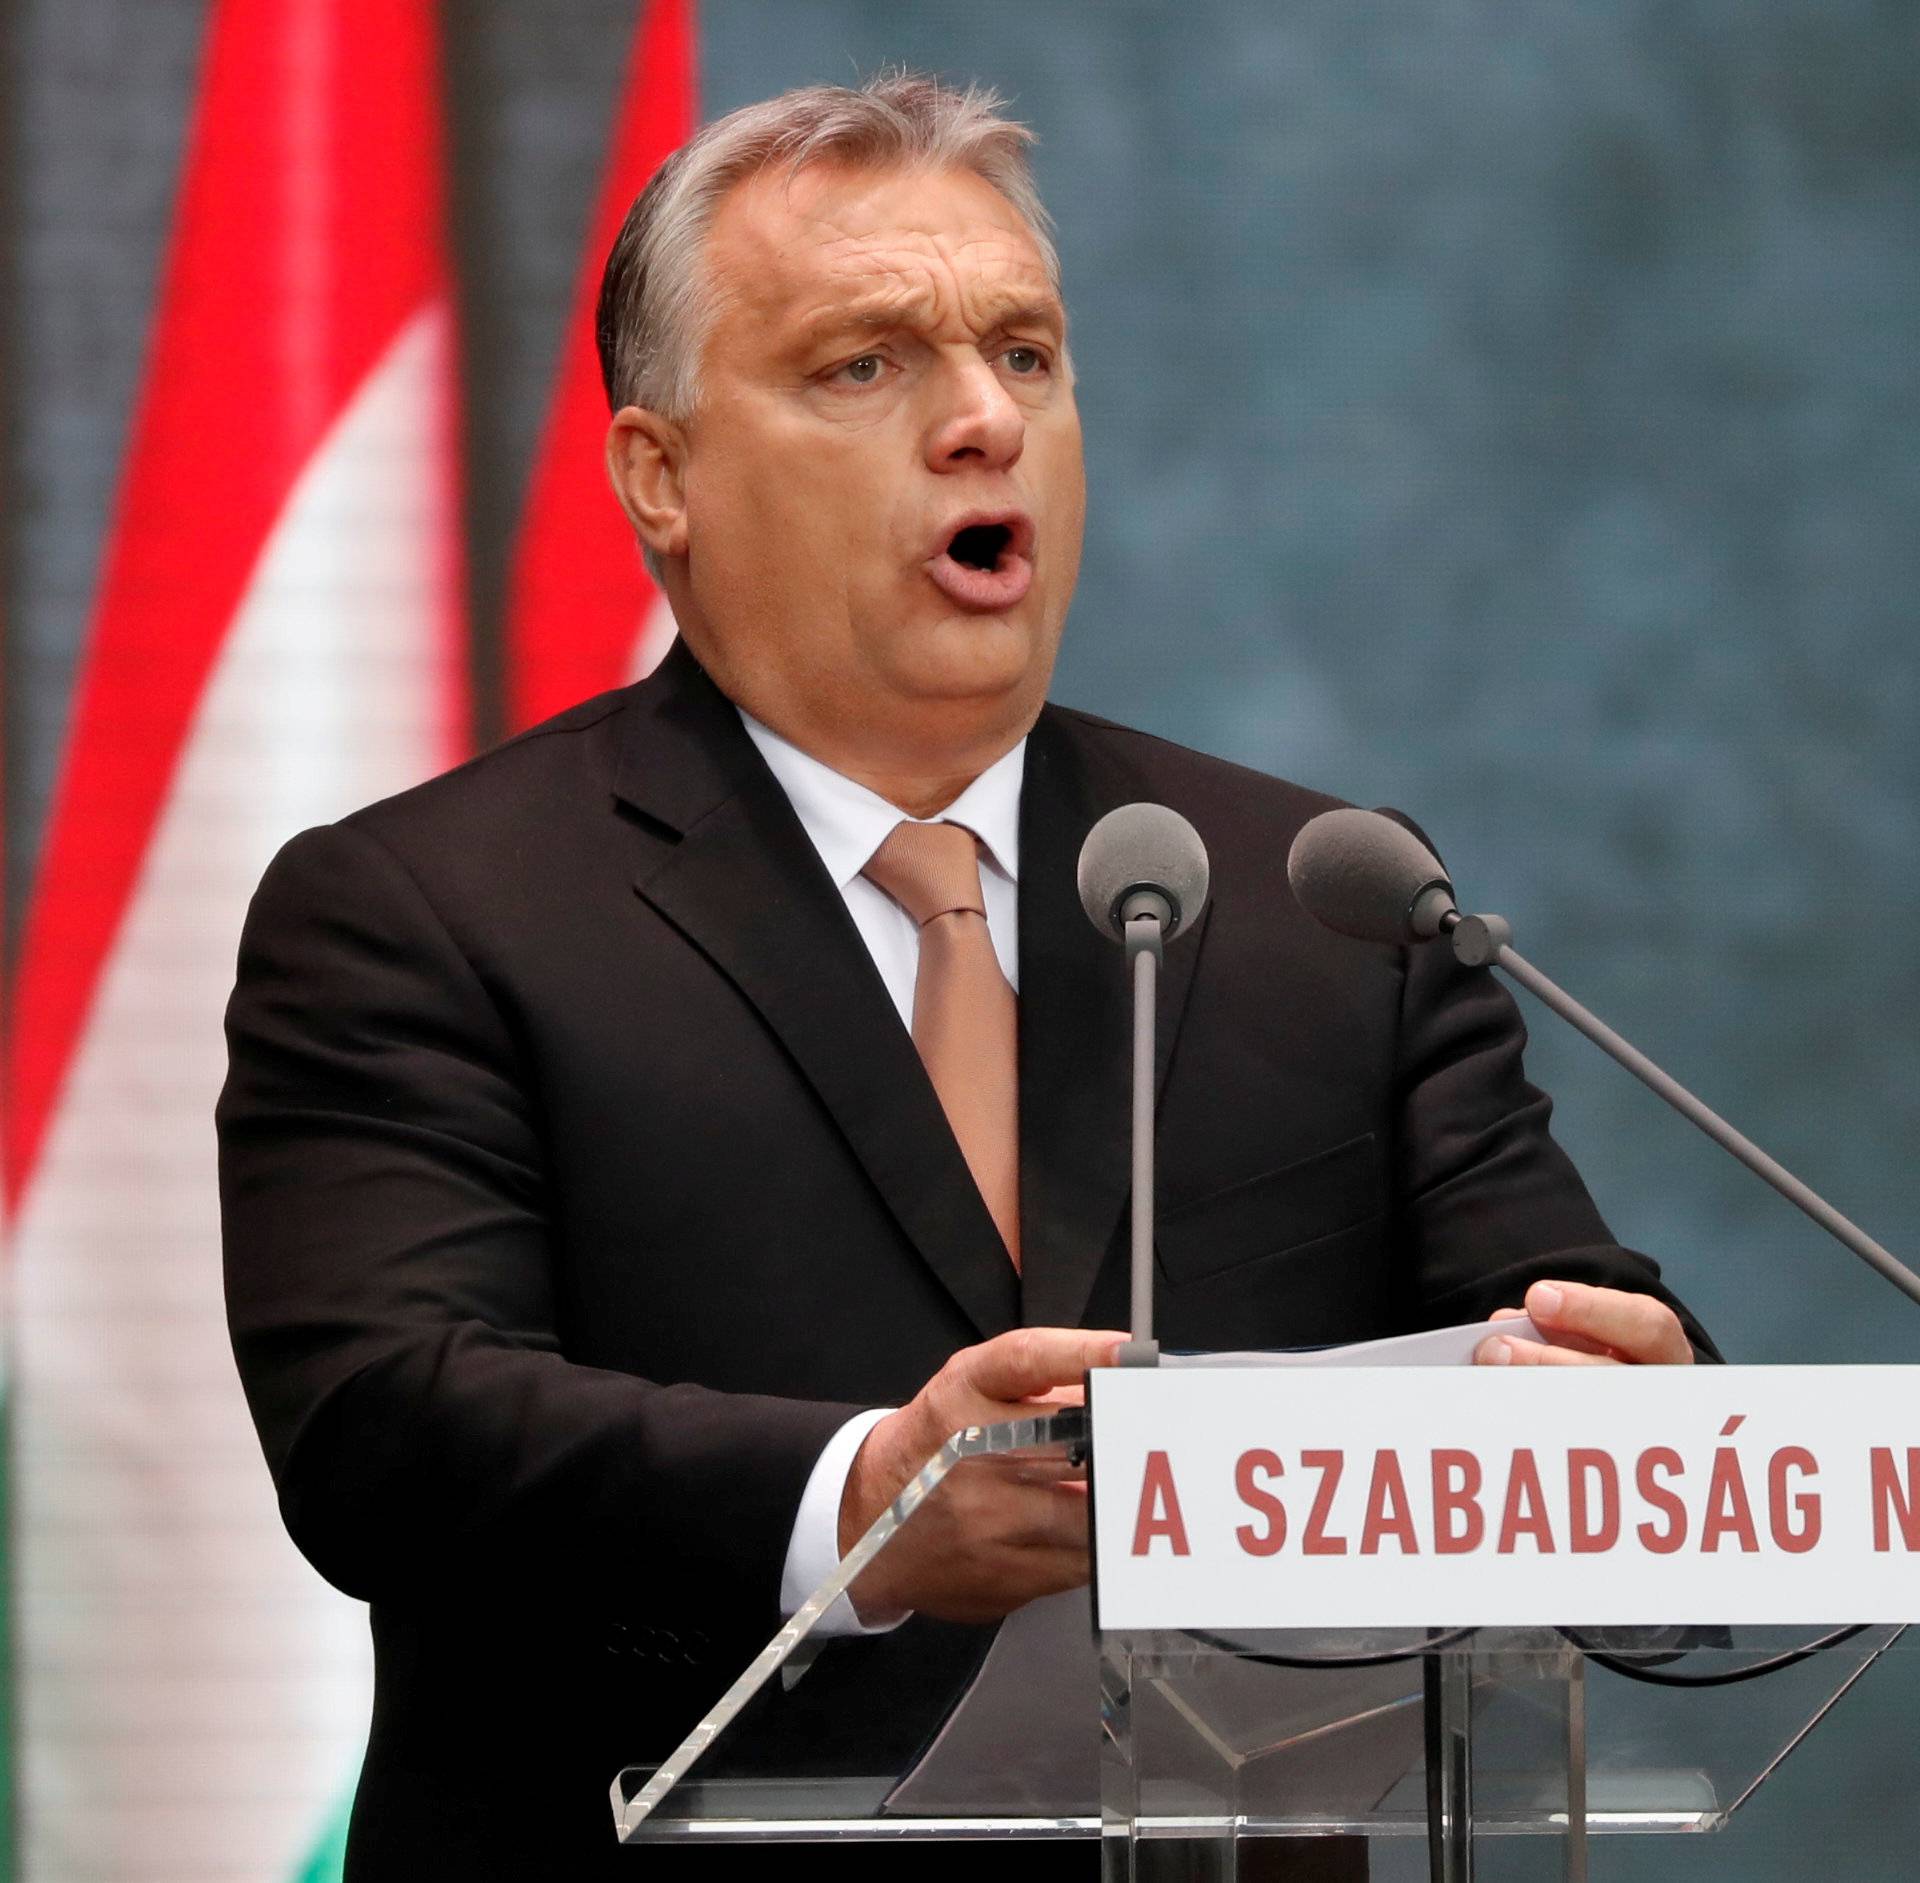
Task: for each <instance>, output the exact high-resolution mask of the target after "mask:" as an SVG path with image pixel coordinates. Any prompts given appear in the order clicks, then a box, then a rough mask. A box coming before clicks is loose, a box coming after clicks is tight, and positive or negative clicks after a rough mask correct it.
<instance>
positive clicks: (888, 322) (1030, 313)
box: [801, 295, 1067, 346]
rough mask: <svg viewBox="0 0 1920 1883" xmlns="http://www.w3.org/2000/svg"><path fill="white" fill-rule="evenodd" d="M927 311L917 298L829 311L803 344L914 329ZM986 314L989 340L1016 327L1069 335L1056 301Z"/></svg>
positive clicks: (1012, 305)
mask: <svg viewBox="0 0 1920 1883" xmlns="http://www.w3.org/2000/svg"><path fill="white" fill-rule="evenodd" d="M924 308H925V303H924V301H922V300H921V298H920V297H919V296H917V295H913V296H906V295H899V296H889V297H888V298H887V299H885V300H872V301H865V302H858V303H855V304H854V305H853V306H850V307H835V308H826V309H823V310H822V311H821V312H820V313H818V314H816V315H814V316H813V317H812V318H811V319H810V320H807V321H805V322H804V323H802V326H801V342H802V344H803V345H807V346H815V345H820V344H823V343H824V342H826V341H828V340H831V339H832V338H834V336H835V335H837V334H843V333H884V332H885V331H886V330H887V329H889V328H891V327H905V326H911V325H913V324H914V322H915V320H916V318H917V317H918V316H919V315H920V314H921V313H922V312H923V311H924ZM986 312H987V313H988V314H989V316H990V317H991V323H992V324H991V325H990V326H988V327H987V328H986V329H985V330H984V331H985V333H986V334H987V335H988V336H992V335H994V334H1000V333H1005V332H1006V331H1007V330H1008V329H1009V328H1014V327H1043V328H1046V329H1047V330H1048V331H1049V332H1052V333H1064V332H1065V331H1066V325H1067V323H1066V311H1065V309H1064V308H1062V307H1061V305H1060V303H1059V302H1058V301H1056V300H1052V299H1047V300H1038V301H1012V302H1008V303H1006V304H1004V305H1000V304H991V305H989V307H988V308H987V310H986Z"/></svg>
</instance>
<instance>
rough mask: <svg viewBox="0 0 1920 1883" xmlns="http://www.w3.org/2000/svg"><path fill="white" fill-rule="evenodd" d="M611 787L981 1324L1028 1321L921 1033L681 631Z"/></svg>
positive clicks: (670, 888) (633, 721)
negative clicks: (652, 829) (653, 833)
mask: <svg viewBox="0 0 1920 1883" xmlns="http://www.w3.org/2000/svg"><path fill="white" fill-rule="evenodd" d="M615 791H616V794H617V795H618V796H619V797H620V798H622V799H623V800H624V801H625V802H626V803H628V804H629V805H631V806H632V807H633V808H634V809H636V810H638V811H640V812H641V813H642V814H643V815H644V816H646V817H647V818H649V819H650V820H653V821H655V822H658V823H660V824H663V825H665V826H667V827H668V828H669V829H670V830H672V831H674V832H676V833H677V834H678V837H679V841H678V842H677V843H674V844H672V845H670V846H668V847H666V848H664V849H663V850H662V851H661V852H660V853H659V854H658V856H657V857H656V859H655V861H654V862H653V864H652V865H651V866H650V867H649V868H648V869H647V870H646V871H645V872H644V873H643V874H642V875H641V877H640V879H639V881H638V882H637V883H636V885H635V887H636V888H637V889H638V891H639V893H640V895H641V896H642V897H644V898H645V899H646V901H647V902H648V903H650V904H651V905H652V906H653V907H654V908H655V909H656V910H658V911H659V913H660V914H661V915H662V916H664V917H665V918H666V919H667V920H668V921H670V922H671V923H673V924H674V926H675V927H676V928H678V929H679V930H680V931H681V933H682V934H684V935H685V936H686V937H687V939H688V940H689V941H691V942H692V943H693V944H694V945H695V946H696V947H697V948H699V949H700V950H701V952H702V953H703V954H705V955H706V956H707V958H708V959H709V960H710V961H712V962H713V964H714V965H715V966H716V967H717V968H718V969H719V970H720V972H721V973H723V974H725V975H726V976H727V978H728V979H729V980H731V981H732V982H733V984H734V985H735V986H736V987H737V988H738V989H739V990H740V992H741V994H742V995H743V996H744V997H745V998H746V999H747V1000H748V1001H750V1002H751V1003H752V1004H753V1006H754V1007H755V1009H756V1010H757V1011H758V1012H759V1014H760V1017H761V1018H762V1020H764V1021H765V1023H766V1024H767V1026H768V1027H769V1028H770V1029H771V1030H772V1031H773V1033H774V1034H775V1035H776V1036H777V1037H778V1039H779V1040H780V1042H781V1044H782V1045H783V1046H784V1047H785V1049H786V1051H787V1052H788V1054H789V1055H790V1056H791V1057H792V1059H793V1062H794V1064H795V1065H796V1066H797V1067H798V1068H799V1071H800V1073H801V1075H802V1077H804V1078H805V1079H806V1080H807V1082H808V1083H809V1084H810V1085H811V1086H812V1087H813V1089H814V1091H815V1092H816V1093H817V1094H818V1096H819V1098H820V1101H821V1103H822V1104H823V1105H824V1106H825V1107H826V1109H827V1111H828V1113H829V1114H830V1115H831V1116H832V1118H833V1121H834V1123H835V1124H836V1125H837V1126H838V1127H839V1129H840V1131H841V1132H842V1133H843V1134H844V1136H845V1138H846V1140H847V1142H848V1144H849V1145H850V1147H851V1148H852V1150H853V1152H854V1155H855V1156H856V1157H857V1158H858V1159H859V1160H860V1163H861V1165H862V1166H863V1167H864V1168H865V1170H866V1172H867V1174H868V1176H869V1177H870V1178H871V1179H872V1180H873V1183H874V1186H875V1187H876V1188H877V1189H878V1190H879V1192H880V1194H881V1196H882V1198H883V1199H884V1200H885V1202H886V1204H887V1206H888V1208H889V1209H890V1210H891V1211H892V1213H893V1215H894V1216H895V1217H896V1219H897V1220H898V1221H899V1223H900V1226H901V1227H902V1229H904V1230H905V1231H906V1233H907V1235H908V1236H909V1237H910V1238H911V1239H912V1241H913V1243H914V1244H915V1246H916V1247H917V1248H918V1249H919V1251H920V1253H921V1254H922V1255H923V1256H924V1257H925V1258H926V1260H927V1262H928V1263H929V1264H930V1266H931V1267H932V1268H933V1270H934V1272H935V1274H936V1275H937V1276H938V1277H939V1278H940V1280H941V1282H942V1283H943V1284H944V1285H945V1287H946V1288H947V1290H948V1292H949V1293H950V1294H951V1295H952V1296H953V1298H954V1299H955V1301H957V1302H958V1303H959V1305H960V1306H961V1308H962V1309H964V1310H965V1312H966V1314H967V1315H968V1317H969V1318H970V1319H971V1320H972V1321H973V1323H974V1325H975V1326H976V1327H977V1328H979V1330H980V1332H981V1333H982V1334H983V1335H991V1334H995V1333H999V1332H1001V1331H1003V1330H1004V1329H1006V1328H1009V1327H1012V1326H1014V1325H1016V1324H1017V1323H1018V1320H1019V1291H1018V1277H1017V1276H1016V1275H1015V1273H1014V1271H1013V1267H1012V1265H1011V1264H1010V1263H1009V1262H1008V1260H1007V1255H1006V1250H1005V1248H1004V1246H1003V1245H1002V1243H1001V1241H1000V1236H999V1232H998V1231H997V1230H996V1229H995V1228H994V1225H993V1219H992V1217H991V1216H989V1215H988V1213H987V1208H986V1205H985V1203H984V1202H982V1200H981V1197H980V1193H979V1190H978V1189H977V1188H976V1187H975V1185H974V1182H973V1179H972V1176H971V1175H970V1173H969V1172H968V1170H967V1166H966V1161H965V1159H964V1158H963V1157H962V1156H961V1154H960V1147H959V1145H958V1144H957V1143H956V1142H955V1140H954V1136H953V1132H952V1130H951V1129H950V1128H949V1126H948V1124H947V1121H946V1116H945V1114H944V1113H943V1112H942V1110H941V1109H940V1101H939V1099H938V1098H937V1097H936V1096H935V1094H934V1090H933V1086H932V1083H931V1082H930V1081H929V1079H928V1078H927V1076H926V1070H925V1068H924V1067H923V1066H922V1065H921V1063H920V1056H919V1054H918V1053H916V1052H915V1051H914V1047H913V1041H912V1039H911V1038H910V1036H909V1035H908V1033H907V1030H906V1029H905V1028H904V1027H903V1026H901V1024H900V1019H899V1015H898V1013H897V1012H896V1011H895V1009H894V1006H893V1003H892V1001H891V1000H890V999H889V998H888V995H887V991H886V987H885V984H884V983H883V982H882V981H881V979H880V975H879V972H878V970H877V969H876V968H875V967H874V965H873V962H872V959H871V957H870V956H869V955H868V953H867V950H866V947H865V944H864V943H863V942H862V941H861V939H860V935H859V931H858V930H857V929H856V928H855V927H854V926H853V920H852V918H851V917H850V916H849V915H848V913H847V908H846V904H845V902H844V901H843V900H842V898H841V896H840V892H839V890H838V889H837V888H836V887H835V886H834V884H833V882H832V881H831V879H830V878H829V877H828V875H827V872H826V870H825V869H824V868H823V867H822V865H821V863H820V859H819V856H818V854H817V853H816V851H815V850H814V848H813V845H812V843H811V841H810V840H809V839H808V837H807V834H806V831H805V829H804V828H803V827H802V826H801V823H800V821H799V818H798V817H797V816H796V814H795V812H794V810H793V807H792V806H791V804H789V803H788V801H787V797H786V794H785V793H784V792H783V791H782V790H781V789H780V786H779V784H778V783H777V781H776V780H775V779H774V778H773V776H772V774H771V773H769V772H768V770H767V769H766V766H765V765H764V763H763V762H762V761H761V758H760V755H759V753H758V752H756V751H755V750H754V748H753V742H752V741H751V740H750V739H749V738H748V737H747V734H746V730H745V728H744V727H743V726H742V725H741V724H740V720H739V715H738V714H737V713H736V712H735V711H734V709H733V707H732V706H731V705H730V704H729V703H728V701H727V700H726V699H725V697H724V696H723V695H722V694H721V693H720V692H719V690H718V689H717V688H716V687H715V686H714V685H713V683H712V682H711V681H710V680H709V679H708V678H707V677H706V675H705V674H704V673H703V672H702V671H701V669H700V667H699V666H698V664H697V663H696V662H695V661H694V659H693V657H692V655H691V654H689V653H688V652H687V651H686V650H685V648H684V646H676V648H675V650H674V651H673V653H672V654H670V655H669V656H668V658H667V660H666V661H664V662H663V663H662V665H661V668H660V671H659V672H658V673H657V674H656V675H655V676H654V678H653V679H652V680H651V681H649V682H648V683H646V684H645V685H644V686H643V687H642V688H641V689H639V690H638V691H637V692H636V693H635V695H634V701H633V705H632V707H631V708H630V709H629V724H628V727H627V729H626V732H625V735H624V742H623V747H622V759H621V765H620V770H619V773H618V776H617V779H616V783H615ZM1023 875H1024V871H1023Z"/></svg>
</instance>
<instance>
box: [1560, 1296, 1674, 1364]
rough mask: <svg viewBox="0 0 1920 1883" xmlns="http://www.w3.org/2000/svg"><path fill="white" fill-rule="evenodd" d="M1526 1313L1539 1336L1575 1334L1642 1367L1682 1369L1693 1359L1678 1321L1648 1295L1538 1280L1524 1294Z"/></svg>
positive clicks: (1663, 1306) (1667, 1309)
mask: <svg viewBox="0 0 1920 1883" xmlns="http://www.w3.org/2000/svg"><path fill="white" fill-rule="evenodd" d="M1527 1312H1528V1313H1529V1314H1530V1315H1532V1317H1533V1324H1534V1325H1535V1326H1536V1327H1537V1328H1539V1329H1540V1331H1541V1332H1542V1333H1543V1334H1547V1335H1550V1336H1559V1335H1563V1334H1564V1335H1578V1336H1580V1337H1581V1338H1582V1339H1584V1340H1588V1341H1591V1342H1593V1343H1594V1344H1595V1345H1596V1346H1600V1347H1605V1348H1607V1349H1608V1350H1610V1351H1611V1352H1613V1353H1615V1354H1617V1355H1618V1356H1619V1357H1620V1358H1621V1359H1623V1360H1631V1361H1634V1362H1637V1363H1638V1364H1640V1365H1642V1366H1685V1365H1686V1364H1687V1363H1688V1362H1689V1361H1690V1360H1692V1358H1693V1344H1692V1342H1691V1341H1689V1340H1688V1339H1687V1333H1686V1329H1685V1328H1683V1327H1682V1326H1681V1325H1680V1317H1679V1316H1678V1315H1677V1314H1675V1313H1674V1311H1673V1310H1672V1309H1671V1308H1670V1307H1668V1306H1667V1304H1666V1303H1665V1302H1664V1301H1660V1300H1657V1299H1656V1298H1655V1297H1654V1296H1652V1295H1645V1294H1629V1293H1627V1292H1626V1290H1624V1289H1621V1288H1596V1287H1593V1286H1591V1285H1590V1284H1588V1283H1586V1282H1577V1281H1567V1282H1562V1281H1540V1282H1535V1283H1534V1284H1533V1286H1532V1287H1531V1288H1529V1289H1528V1290H1527Z"/></svg>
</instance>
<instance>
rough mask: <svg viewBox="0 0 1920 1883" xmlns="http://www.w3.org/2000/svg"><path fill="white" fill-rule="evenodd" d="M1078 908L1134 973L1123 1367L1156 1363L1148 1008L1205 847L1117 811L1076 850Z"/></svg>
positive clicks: (1193, 910) (1184, 923)
mask: <svg viewBox="0 0 1920 1883" xmlns="http://www.w3.org/2000/svg"><path fill="white" fill-rule="evenodd" d="M1077 874H1078V879H1079V885H1080V906H1081V907H1082V908H1083V909H1085V910H1086V912H1087V920H1088V921H1090V922H1091V923H1092V924H1093V925H1094V927H1095V928H1097V929H1098V930H1099V931H1100V932H1101V934H1103V935H1105V936H1107V937H1108V938H1109V939H1110V940H1113V941H1117V942H1120V943H1122V944H1124V946H1125V948H1126V951H1127V960H1128V962H1129V963H1130V964H1131V965H1132V969H1133V1200H1132V1222H1131V1230H1132V1237H1133V1243H1132V1250H1131V1256H1132V1266H1131V1271H1130V1273H1131V1294H1132V1325H1131V1330H1130V1331H1131V1334H1132V1338H1131V1339H1130V1340H1128V1341H1127V1342H1126V1343H1125V1345H1123V1346H1122V1347H1121V1348H1120V1350H1119V1352H1118V1353H1117V1354H1116V1355H1115V1356H1114V1357H1115V1360H1116V1361H1117V1363H1118V1364H1119V1365H1121V1366H1158V1365H1159V1363H1160V1346H1159V1343H1158V1342H1157V1341H1156V1340H1155V1339H1154V1337H1153V1177H1154V1153H1153V1061H1154V1018H1155V1014H1154V1007H1155V1001H1156V997H1157V995H1158V993H1159V980H1158V976H1159V972H1160V961H1161V950H1162V948H1163V947H1164V945H1165V944H1166V943H1167V942H1170V941H1171V940H1172V939H1173V938H1174V937H1175V936H1176V935H1183V934H1185V933H1186V932H1187V931H1188V930H1189V929H1191V928H1193V927H1194V926H1195V924H1196V923H1198V921H1199V920H1200V911H1201V910H1202V909H1204V908H1205V907H1206V903H1207V882H1208V874H1209V872H1208V868H1207V846H1206V845H1205V844H1204V843H1202V842H1201V841H1200V833H1199V832H1198V831H1197V830H1195V829H1194V827H1193V826H1192V825H1191V824H1189V823H1188V822H1187V820H1186V819H1185V818H1184V817H1182V816H1181V815H1180V813H1179V812H1178V811H1170V810H1168V808H1167V807H1166V806H1165V805H1164V804H1123V805H1121V806H1120V808H1119V809H1118V810H1116V811H1109V812H1108V813H1107V814H1106V816H1105V817H1103V818H1101V820H1100V821H1099V823H1097V824H1095V825H1094V827H1093V828H1092V829H1091V830H1090V831H1088V832H1087V837H1086V841H1085V842H1084V843H1083V844H1082V845H1081V846H1080V867H1079V870H1078V872H1077Z"/></svg>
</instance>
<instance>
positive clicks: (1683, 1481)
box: [1089, 1366, 1920, 1629]
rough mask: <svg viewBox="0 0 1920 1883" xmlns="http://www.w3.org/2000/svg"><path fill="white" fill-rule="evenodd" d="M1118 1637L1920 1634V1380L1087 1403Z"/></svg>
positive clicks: (1526, 1372)
mask: <svg viewBox="0 0 1920 1883" xmlns="http://www.w3.org/2000/svg"><path fill="white" fill-rule="evenodd" d="M1089 1395H1090V1400H1089V1403H1090V1405H1091V1407H1092V1429H1093V1458H1092V1479H1093V1500H1094V1503H1093V1528H1094V1594H1095V1603H1096V1611H1097V1620H1098V1624H1099V1626H1100V1627H1101V1628H1103V1629H1151V1628H1173V1629H1190V1628H1365V1627H1389V1626H1392V1627H1399V1626H1412V1627H1427V1626H1447V1627H1456V1626H1460V1627H1464V1626H1469V1625H1493V1624H1502V1623H1504V1624H1507V1625H1512V1626H1521V1625H1529V1624H1541V1625H1546V1626H1554V1625H1559V1624H1563V1623H1579V1624H1585V1625H1591V1626H1605V1625H1612V1624H1621V1625H1652V1626H1665V1625H1668V1624H1673V1623H1690V1622H1717V1623H1733V1624H1756V1625H1769V1624H1798V1623H1808V1624H1823V1625H1824V1624H1837V1623H1844V1622H1908V1621H1914V1620H1920V1367H1897V1366H1839V1367H1816V1366H1807V1367H1783V1366H1760V1367H1721V1366H1700V1367H1554V1368H1532V1367H1529V1368H1525V1369H1511V1368H1491V1367H1458V1368H1445V1369H1401V1368H1384V1367H1351V1368H1348V1367H1325V1368H1317V1369H1311V1370H1308V1369H1299V1370H1296V1369H1291V1368H1285V1367H1280V1368H1268V1367H1244V1368H1243V1367H1231V1368H1229V1367H1218V1368H1183V1367H1171V1368H1170V1367H1142V1368H1126V1367H1122V1368H1112V1369H1105V1370H1101V1371H1098V1372H1095V1373H1093V1374H1092V1375H1090V1376H1089Z"/></svg>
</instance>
